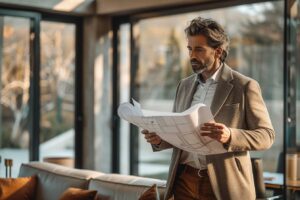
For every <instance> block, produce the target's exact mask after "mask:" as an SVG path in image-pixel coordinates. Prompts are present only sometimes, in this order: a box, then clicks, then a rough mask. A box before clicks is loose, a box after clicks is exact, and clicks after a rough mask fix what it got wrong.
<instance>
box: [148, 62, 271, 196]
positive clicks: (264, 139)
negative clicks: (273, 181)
mask: <svg viewBox="0 0 300 200" xmlns="http://www.w3.org/2000/svg"><path fill="white" fill-rule="evenodd" d="M196 82H197V75H195V74H193V75H191V76H189V77H187V78H185V79H183V80H181V81H180V83H179V85H178V87H177V93H176V98H175V102H174V108H173V111H174V112H182V111H184V110H186V109H187V108H189V107H190V105H191V102H192V99H193V96H194V93H195V91H196V88H197V83H196ZM211 111H212V113H213V115H214V119H215V121H216V122H220V123H223V124H225V125H226V126H227V127H229V128H230V130H231V140H230V143H229V144H228V145H227V146H225V148H226V149H227V150H228V152H227V153H224V154H218V155H209V156H206V160H207V168H208V173H209V178H210V181H211V184H212V188H213V191H214V193H215V196H216V197H217V199H219V200H221V199H222V200H231V199H232V200H237V199H243V200H248V199H249V200H253V199H255V198H256V197H255V188H254V182H253V175H252V166H251V161H250V156H249V152H248V151H250V150H264V149H268V148H270V147H271V145H272V144H273V142H274V137H275V132H274V129H273V127H272V124H271V121H270V117H269V114H268V111H267V108H266V106H265V103H264V101H263V98H262V95H261V90H260V87H259V84H258V83H257V82H256V81H255V80H253V79H251V78H248V77H246V76H244V75H242V74H240V73H238V72H236V71H234V70H232V69H231V68H230V67H228V66H227V65H226V64H224V65H223V67H222V69H221V75H220V80H219V82H218V86H217V88H216V92H215V95H214V98H213V101H212V105H211ZM166 148H173V154H172V159H171V164H170V168H169V177H168V181H167V191H166V195H165V199H169V198H170V197H171V196H172V188H173V184H174V180H175V177H176V171H177V166H178V164H179V158H180V155H181V153H182V150H180V149H178V148H176V147H173V146H171V145H170V144H168V143H166V142H164V141H163V142H162V143H161V144H160V145H159V147H153V149H154V151H159V150H163V149H166Z"/></svg>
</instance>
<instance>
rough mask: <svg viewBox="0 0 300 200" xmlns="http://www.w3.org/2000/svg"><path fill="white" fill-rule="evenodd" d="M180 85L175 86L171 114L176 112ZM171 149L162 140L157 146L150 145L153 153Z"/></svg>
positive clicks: (171, 146)
mask: <svg viewBox="0 0 300 200" xmlns="http://www.w3.org/2000/svg"><path fill="white" fill-rule="evenodd" d="M180 85H181V81H180V82H179V83H178V85H177V89H176V95H175V100H174V104H173V112H177V109H176V105H177V103H178V102H177V101H178V93H179V88H180ZM173 147H174V146H173V145H171V144H170V143H168V142H166V141H164V140H162V141H161V143H160V144H159V145H152V149H153V151H161V150H164V149H169V148H173Z"/></svg>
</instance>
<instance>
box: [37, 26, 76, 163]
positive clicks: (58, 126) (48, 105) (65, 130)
mask: <svg viewBox="0 0 300 200" xmlns="http://www.w3.org/2000/svg"><path fill="white" fill-rule="evenodd" d="M75 28H76V27H75V25H74V24H68V23H62V22H48V21H43V22H41V70H40V119H41V121H40V159H41V160H42V159H43V158H44V157H68V158H74V141H75V139H74V116H75V115H74V114H75V66H76V65H75Z"/></svg>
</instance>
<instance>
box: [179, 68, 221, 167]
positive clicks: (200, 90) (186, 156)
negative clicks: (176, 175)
mask: <svg viewBox="0 0 300 200" xmlns="http://www.w3.org/2000/svg"><path fill="white" fill-rule="evenodd" d="M221 68H222V66H220V67H219V69H218V70H217V71H216V72H215V73H214V74H213V75H212V76H211V77H210V78H208V79H207V80H206V82H203V81H202V80H200V78H198V82H199V84H198V86H197V90H196V92H195V94H194V96H193V100H192V104H191V106H193V105H195V104H198V103H203V104H205V105H207V106H209V107H210V106H211V103H212V100H213V97H214V95H215V91H216V88H217V83H218V79H219V77H220V69H221ZM197 157H198V160H199V163H200V166H199V165H198V164H197V163H196V162H195V156H193V154H192V153H189V152H186V151H183V152H182V154H181V157H180V163H181V164H187V165H190V166H192V167H194V168H199V167H200V169H201V170H202V169H206V168H207V167H206V158H205V156H201V155H197V156H196V158H197Z"/></svg>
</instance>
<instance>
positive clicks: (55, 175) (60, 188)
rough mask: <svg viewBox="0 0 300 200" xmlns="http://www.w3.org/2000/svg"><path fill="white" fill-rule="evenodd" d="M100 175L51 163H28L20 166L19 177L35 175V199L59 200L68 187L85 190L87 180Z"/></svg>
mask: <svg viewBox="0 0 300 200" xmlns="http://www.w3.org/2000/svg"><path fill="white" fill-rule="evenodd" d="M102 174H103V173H100V172H96V171H91V170H79V169H73V168H69V167H64V166H60V165H56V164H51V163H42V162H30V163H28V164H22V165H21V168H20V173H19V177H24V176H32V175H37V177H38V181H37V192H36V199H38V200H53V199H59V197H60V196H61V195H62V193H63V192H64V191H65V190H66V189H68V188H70V187H76V188H82V189H87V187H88V183H89V179H90V178H93V177H96V176H99V175H102Z"/></svg>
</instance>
